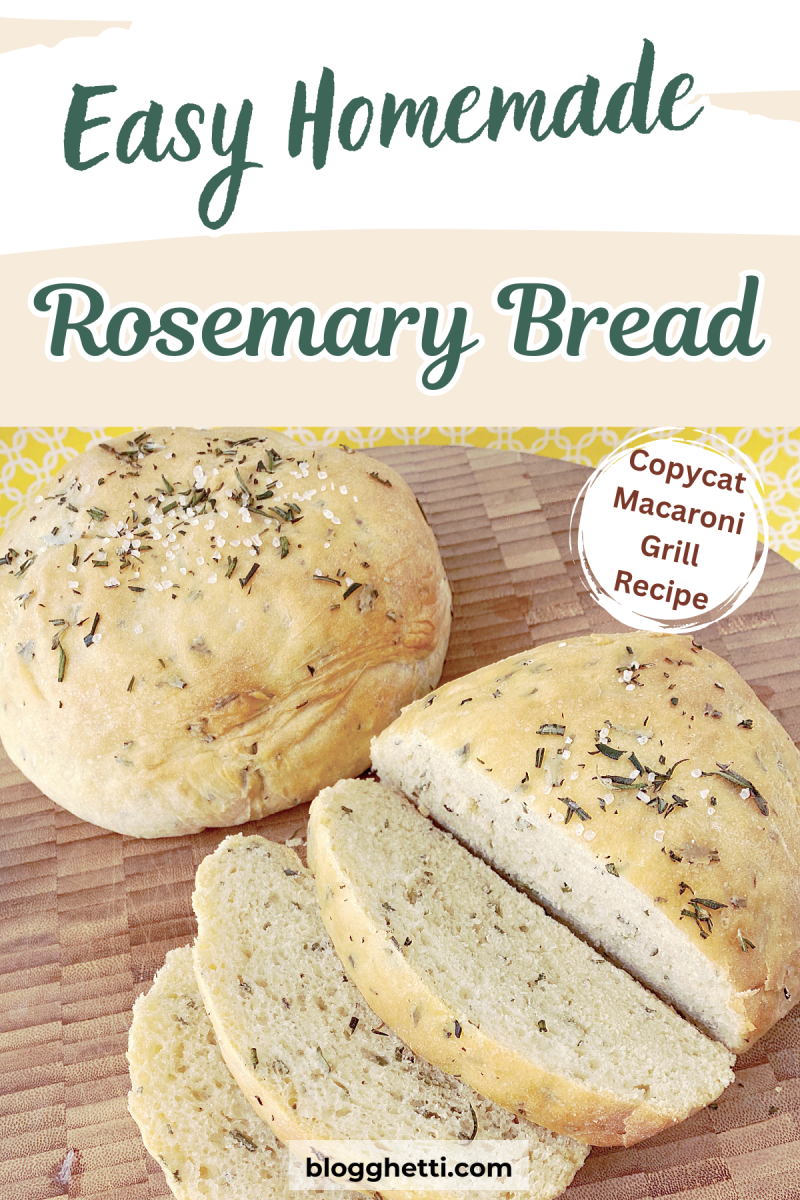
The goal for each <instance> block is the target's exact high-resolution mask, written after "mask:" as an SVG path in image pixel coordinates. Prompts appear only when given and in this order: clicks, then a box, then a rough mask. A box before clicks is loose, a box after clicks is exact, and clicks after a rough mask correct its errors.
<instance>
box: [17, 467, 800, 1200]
mask: <svg viewBox="0 0 800 1200" xmlns="http://www.w3.org/2000/svg"><path fill="white" fill-rule="evenodd" d="M374 457H376V458H380V459H381V460H383V461H384V462H387V463H389V464H391V465H392V466H393V467H395V468H396V469H398V470H399V471H401V473H402V474H403V475H404V476H405V477H406V479H407V480H408V482H409V483H410V484H411V486H412V487H413V488H414V490H415V491H416V493H417V495H418V496H419V498H420V500H421V502H422V504H423V507H424V509H425V512H426V514H427V516H428V519H429V521H430V523H431V525H432V526H433V529H434V531H435V533H436V536H437V538H438V540H439V545H440V547H441V551H442V556H443V558H444V562H445V566H446V568H447V571H448V575H449V577H450V581H451V583H452V585H453V592H454V614H455V616H454V624H453V634H452V639H451V643H450V651H449V654H448V658H447V662H446V665H445V672H444V678H445V679H451V678H454V677H455V676H458V675H462V674H464V673H465V672H467V671H471V670H473V669H474V668H476V667H479V666H482V665H483V664H485V663H488V662H492V661H494V660H495V659H498V658H501V657H503V656H504V655H508V654H512V653H514V652H515V651H517V650H521V649H523V648H525V647H527V646H530V645H531V644H533V643H534V642H546V641H552V640H554V639H556V638H561V637H571V636H576V635H578V634H582V633H588V632H591V631H595V630H597V631H600V630H613V629H617V628H620V627H619V626H618V625H616V623H615V622H614V621H613V620H612V619H611V618H610V617H609V616H607V614H606V613H605V612H604V611H603V610H602V609H600V608H599V607H597V605H596V604H595V603H594V601H593V600H592V599H591V598H590V597H589V595H588V593H587V592H586V591H585V590H584V588H583V586H582V584H581V580H580V573H579V570H578V567H577V564H576V563H575V562H573V561H570V558H569V547H568V525H569V515H570V511H571V508H572V503H573V501H574V498H575V496H576V495H577V493H578V491H579V489H580V487H581V485H582V484H583V482H584V480H585V478H586V475H587V469H586V468H583V467H578V466H574V465H570V464H566V463H563V462H560V461H555V460H550V459H544V458H538V457H536V456H533V455H524V454H516V453H512V452H507V451H500V452H496V453H495V452H492V451H485V450H474V449H468V448H466V447H465V448H460V447H432V446H431V447H399V448H392V449H382V450H379V451H375V452H374ZM702 641H703V643H704V644H705V645H708V646H710V647H711V648H712V649H714V650H715V651H717V652H718V653H719V654H722V655H723V656H724V657H725V658H727V659H729V660H730V661H731V662H732V663H733V664H734V665H735V666H736V667H737V668H738V669H739V671H741V673H742V674H743V675H744V677H745V678H746V679H747V680H748V681H749V683H750V684H751V685H752V686H753V687H754V688H755V690H756V692H757V693H758V695H759V696H760V697H761V699H762V700H763V701H764V703H765V704H767V706H768V707H769V708H771V710H772V711H773V712H774V713H775V714H776V716H777V717H778V719H779V720H780V721H781V722H782V723H783V725H784V726H785V727H786V729H787V730H788V731H789V733H790V735H791V737H792V738H793V739H795V741H800V573H798V572H797V571H796V570H795V568H793V567H792V566H790V565H789V564H788V563H787V562H785V561H784V560H783V559H781V558H779V557H778V556H777V555H775V554H772V553H771V554H770V556H769V562H768V565H767V568H766V571H765V574H764V578H763V580H762V582H761V584H760V585H759V587H758V589H757V590H756V592H755V594H754V595H753V596H752V597H751V598H750V600H748V601H747V602H746V604H745V605H743V606H742V607H741V608H740V609H738V610H737V611H736V612H735V613H734V614H733V615H732V616H731V617H729V618H728V619H727V620H725V621H723V622H721V623H719V624H718V625H715V626H713V627H712V628H710V629H708V630H705V631H704V632H703V635H702ZM306 817H307V809H306V808H305V807H303V808H298V809H293V810H291V811H290V812H288V813H281V814H279V815H278V816H275V817H270V818H268V819H266V820H264V821H260V822H254V823H253V824H252V825H249V826H247V827H245V831H246V832H260V833H265V834H267V835H268V836H270V837H273V838H275V839H278V840H284V839H286V838H289V837H292V836H303V834H304V830H305V824H306ZM226 832H227V831H225V830H209V831H207V832H205V833H201V834H197V835H195V836H193V837H181V838H171V839H162V840H157V841H141V840H137V839H135V838H128V837H122V836H120V835H119V834H115V833H108V832H106V831H105V830H103V829H99V828H97V827H96V826H93V825H87V824H86V823H85V822H83V821H80V820H78V818H76V817H73V816H71V815H70V814H69V813H67V812H65V811H64V810H63V809H60V808H58V807H56V805H54V804H53V803H52V802H51V801H49V800H47V799H46V798H45V797H44V796H43V795H42V794H41V793H40V792H39V791H38V790H37V789H36V788H35V787H34V786H33V784H31V783H29V782H28V781H27V780H26V779H25V778H24V776H22V775H21V774H20V773H19V772H18V771H17V770H16V769H15V768H14V767H12V765H11V764H10V762H9V761H8V759H7V758H6V757H5V755H4V754H2V752H0V884H1V885H2V887H1V888H0V1197H1V1198H2V1200H12V1198H13V1200H40V1198H43V1197H56V1196H59V1197H67V1196H69V1197H87V1198H89V1197H91V1198H100V1197H103V1198H109V1200H110V1198H114V1200H146V1198H149V1197H157V1196H168V1195H170V1193H169V1190H168V1188H167V1185H166V1182H165V1180H164V1177H163V1175H162V1172H161V1168H160V1167H159V1166H158V1164H157V1163H155V1162H154V1161H153V1160H152V1159H151V1158H150V1157H149V1156H148V1154H147V1153H146V1151H145V1150H144V1147H143V1145H142V1142H141V1139H140V1138H139V1134H138V1131H137V1129H136V1126H135V1125H134V1123H133V1121H132V1120H131V1119H130V1117H129V1116H128V1115H127V1109H126V1095H127V1092H128V1086H129V1084H128V1073H127V1067H126V1061H125V1048H126V1044H127V1034H128V1027H129V1023H130V1011H131V1006H132V1004H133V1001H134V999H135V997H136V996H137V995H138V993H139V992H140V991H142V990H145V989H146V988H147V987H148V986H149V982H150V980H151V979H152V977H153V975H154V974H155V972H156V970H157V969H158V968H159V967H160V966H161V964H162V962H163V961H164V956H165V954H166V952H167V950H169V949H170V948H171V947H173V946H179V945H182V944H184V943H186V942H188V941H190V940H191V939H192V937H193V936H194V920H193V917H192V912H191V904H190V897H191V892H192V883H193V880H194V874H195V870H196V868H197V865H198V863H199V862H200V861H201V859H202V858H204V857H205V855H206V854H208V853H210V852H211V851H212V850H213V849H214V848H215V847H216V845H217V844H218V843H219V842H220V841H221V839H222V838H223V837H224V836H225V835H226ZM798 886H800V883H799V884H798ZM70 1151H72V1152H74V1153H73V1154H70V1155H69V1160H68V1161H69V1162H71V1172H64V1171H62V1178H59V1171H60V1170H61V1168H62V1165H63V1164H64V1162H65V1159H67V1157H68V1152H70ZM67 1173H69V1174H70V1176H71V1177H70V1178H69V1180H68V1181H66V1182H65V1181H64V1176H65V1175H66V1174H67ZM567 1197H568V1200H648V1198H650V1197H653V1198H655V1197H671V1198H672V1200H800V1008H798V1009H795V1010H794V1012H792V1013H790V1014H789V1016H788V1017H786V1018H785V1019H784V1020H783V1021H782V1022H781V1023H780V1024H779V1025H777V1026H776V1027H775V1028H774V1029H773V1030H772V1031H771V1032H770V1033H769V1034H768V1035H767V1036H766V1037H765V1038H763V1039H762V1040H761V1042H759V1043H758V1044H757V1045H756V1046H755V1047H754V1048H753V1049H752V1050H751V1051H749V1053H748V1054H747V1055H746V1056H744V1057H743V1058H741V1059H740V1060H739V1063H738V1070H737V1078H736V1082H735V1083H734V1084H733V1085H732V1086H731V1088H729V1089H728V1091H727V1092H726V1094H725V1095H724V1096H723V1097H722V1098H721V1099H720V1101H719V1103H718V1104H717V1105H715V1106H713V1107H712V1108H709V1109H707V1110H706V1111H705V1112H703V1113H700V1114H698V1115H697V1116H696V1117H694V1118H692V1119H691V1120H689V1121H687V1122H685V1123H684V1124H683V1125H680V1126H678V1127H676V1128H674V1129H671V1130H669V1131H668V1132H666V1133H664V1134H661V1135H659V1136H658V1137H656V1138H653V1139H651V1140H650V1141H648V1142H644V1143H642V1144H641V1145H639V1146H635V1147H633V1148H631V1149H628V1150H618V1149H611V1150H594V1151H593V1152H592V1154H591V1156H590V1158H589V1159H588V1160H587V1162H586V1164H585V1166H584V1167H583V1169H582V1170H581V1171H580V1173H579V1174H578V1176H577V1177H576V1179H575V1181H574V1183H573V1184H572V1186H571V1188H570V1189H569V1191H568V1193H567ZM253 1200H258V1197H253ZM287 1200H288V1198H287Z"/></svg>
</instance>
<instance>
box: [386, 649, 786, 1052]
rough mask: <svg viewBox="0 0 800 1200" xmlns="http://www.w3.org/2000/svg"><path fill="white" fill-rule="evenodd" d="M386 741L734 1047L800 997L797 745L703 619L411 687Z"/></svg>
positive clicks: (472, 832)
mask: <svg viewBox="0 0 800 1200" xmlns="http://www.w3.org/2000/svg"><path fill="white" fill-rule="evenodd" d="M372 760H373V765H374V766H375V768H376V770H377V771H378V774H379V775H380V777H381V779H382V780H383V781H384V782H385V783H388V784H391V785H392V786H393V787H395V788H397V789H398V790H399V791H401V792H403V793H404V794H405V795H407V796H409V797H411V798H412V799H413V800H415V802H416V803H418V804H419V806H420V808H421V809H422V810H423V811H425V812H426V813H428V814H430V815H431V816H432V817H433V818H434V820H435V821H436V822H437V823H438V824H439V825H441V826H442V827H443V828H445V829H448V830H449V831H450V832H451V833H453V834H454V835H455V836H456V837H457V838H458V839H459V840H460V841H462V842H463V843H464V844H465V845H467V846H469V847H470V849H472V850H474V851H475V853H476V854H479V855H480V856H481V857H482V858H485V859H486V861H487V862H489V863H491V864H492V866H494V867H495V868H496V869H497V870H498V871H500V873H501V874H503V875H505V876H506V877H507V878H509V879H512V880H513V882H514V883H516V884H517V885H518V886H520V887H522V888H523V889H524V890H526V891H528V892H529V894H530V895H532V896H534V897H535V898H536V899H538V900H540V901H541V902H542V903H543V904H544V905H545V906H546V907H547V909H548V910H549V911H551V912H552V913H554V914H555V915H557V916H558V917H559V918H560V919H561V920H563V921H565V922H566V923H567V924H569V925H570V926H571V928H573V929H574V930H575V931H576V932H577V933H579V934H580V936H581V937H584V938H586V939H588V940H589V941H591V942H592V943H593V944H595V945H596V946H598V947H600V948H601V949H602V950H603V951H604V952H605V953H606V954H608V955H610V956H611V957H612V958H613V959H614V960H615V961H616V962H618V963H620V964H621V965H622V966H624V967H625V968H626V969H627V970H629V971H630V972H631V973H632V974H633V975H635V976H636V978H637V979H639V980H640V981H641V982H642V983H644V984H646V985H647V986H648V987H650V988H652V989H653V990H654V991H655V992H657V993H658V994H659V995H660V996H661V997H662V998H663V999H665V1000H666V1001H667V1002H668V1003H670V1004H674V1005H675V1006H676V1008H678V1010H679V1011H680V1012H682V1013H683V1014H684V1016H688V1017H689V1018H690V1019H691V1020H693V1021H694V1022H695V1023H697V1024H698V1025H699V1026H700V1027H701V1028H703V1029H704V1030H705V1031H706V1032H707V1033H709V1034H710V1035H711V1036H712V1037H716V1038H719V1040H720V1041H722V1042H724V1043H725V1044H726V1045H727V1046H728V1048H729V1049H731V1050H734V1051H735V1052H737V1053H738V1052H740V1051H742V1050H744V1049H746V1048H747V1046H748V1045H750V1044H752V1042H753V1041H755V1040H756V1038H758V1037H759V1036H760V1035H761V1034H762V1033H764V1032H765V1031H766V1030H767V1029H768V1028H769V1027H770V1025H772V1024H773V1023H774V1022H775V1021H777V1020H778V1018H779V1017H782V1016H783V1015H784V1014H785V1013H786V1012H788V1011H789V1009H790V1008H792V1007H793V1005H794V1004H796V1003H797V1001H798V999H800V889H799V888H798V887H797V885H796V879H797V871H798V862H800V807H798V803H797V795H798V792H799V791H800V753H798V750H797V749H796V747H795V746H794V745H793V743H792V740H791V738H790V737H789V735H788V734H787V733H786V731H785V730H783V729H782V728H781V726H780V724H779V723H778V721H777V720H776V719H775V717H774V716H773V715H772V714H771V713H770V712H768V711H767V709H766V708H765V707H764V705H763V704H761V702H760V701H759V700H758V698H757V697H756V696H755V695H754V693H753V691H752V689H751V688H750V687H749V686H748V685H747V683H745V681H744V680H743V679H742V677H741V676H740V675H739V674H738V673H737V672H736V671H735V670H734V668H733V667H732V666H731V665H730V664H729V663H726V662H725V661H724V660H723V659H721V658H719V657H718V656H717V655H716V654H714V653H712V652H711V651H710V650H708V649H706V648H704V647H703V646H701V645H699V644H698V643H697V642H694V641H693V640H692V638H691V637H688V636H686V635H677V634H658V633H643V632H641V631H634V630H632V631H630V632H628V633H625V634H620V635H611V634H597V635H593V636H591V637H582V638H575V639H573V640H571V641H566V642H559V643H555V642H554V643H550V644H549V645H543V646H537V647H536V648H535V649H531V650H529V651H527V652H525V653H523V654H515V655H514V656H513V657H512V658H508V659H506V660H504V661H503V662H499V663H494V664H492V665H491V666H488V667H483V668H481V669H480V670H479V671H474V672H473V673H472V674H471V675H465V676H464V677H462V678H461V679H457V680H455V681H453V682H452V683H448V684H446V685H445V686H444V687H441V688H439V690H438V691H436V692H434V693H432V695H430V696H428V697H427V698H426V699H425V700H420V701H417V702H416V703H414V704H412V705H410V706H409V707H408V708H407V709H405V710H404V712H403V713H402V715H401V716H400V717H399V718H398V719H397V720H396V721H395V722H394V723H393V724H392V725H391V726H389V728H388V729H387V730H386V731H385V732H384V733H383V734H382V735H381V736H380V737H378V738H377V739H376V740H375V741H374V742H373V745H372Z"/></svg>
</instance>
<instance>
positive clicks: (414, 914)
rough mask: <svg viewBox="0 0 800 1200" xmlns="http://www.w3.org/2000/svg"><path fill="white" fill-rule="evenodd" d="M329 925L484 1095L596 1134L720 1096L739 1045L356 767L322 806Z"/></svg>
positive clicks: (315, 863) (395, 1023) (430, 1046)
mask: <svg viewBox="0 0 800 1200" xmlns="http://www.w3.org/2000/svg"><path fill="white" fill-rule="evenodd" d="M309 863H310V865H311V867H312V870H313V871H314V874H315V876H316V884H317V892H318V897H319V901H320V906H321V909H322V916H323V920H324V923H325V927H326V929H327V931H328V933H329V935H330V937H331V939H332V941H333V944H334V945H335V947H336V949H337V950H338V951H339V955H340V957H341V959H342V962H343V963H344V964H345V966H346V969H347V972H348V974H349V976H350V978H351V979H352V980H353V981H354V982H355V983H356V984H357V985H358V988H359V989H360V991H361V992H362V994H363V995H364V996H365V997H366V999H367V1001H368V1003H369V1005H370V1007H371V1008H373V1009H374V1010H375V1012H376V1013H377V1014H378V1015H379V1016H380V1017H381V1018H382V1019H383V1020H384V1021H385V1022H386V1023H387V1025H389V1026H390V1028H392V1029H394V1030H395V1032H396V1033H397V1034H398V1035H399V1036H400V1037H401V1038H402V1039H403V1040H404V1041H405V1042H406V1043H407V1044H408V1045H409V1046H410V1047H411V1049H412V1050H413V1051H414V1052H415V1053H417V1054H420V1055H422V1056H423V1057H425V1058H426V1059H428V1061H429V1062H432V1063H435V1064H436V1066H438V1067H440V1068H441V1069H442V1070H444V1071H449V1072H452V1073H457V1074H459V1075H460V1076H461V1077H462V1078H463V1079H465V1080H467V1081H468V1082H469V1083H471V1084H472V1086H473V1087H475V1088H477V1089H478V1090H479V1091H480V1092H481V1093H482V1094H483V1095H485V1096H488V1097H489V1098H491V1099H492V1100H496V1101H497V1102H498V1103H499V1104H502V1105H503V1106H504V1107H506V1108H507V1109H509V1110H510V1111H512V1112H516V1113H518V1114H520V1115H522V1116H525V1117H526V1118H528V1119H529V1120H531V1121H536V1122H537V1123H539V1124H541V1125H544V1126H545V1127H546V1128H548V1129H554V1130H557V1131H558V1132H560V1133H566V1134H570V1135H572V1136H574V1137H576V1138H578V1139H579V1140H581V1141H588V1142H590V1143H592V1144H594V1145H601V1146H611V1145H620V1144H621V1145H631V1144H633V1143H634V1142H637V1141H640V1140H641V1139H642V1138H645V1137H649V1136H650V1135H651V1134H654V1133H656V1132H658V1131H659V1130H660V1129H663V1128H665V1127H666V1126H668V1125H671V1124H674V1123H675V1122H677V1121H680V1120H683V1118H685V1117H688V1116H689V1115H690V1114H691V1113H693V1112H695V1111H696V1110H697V1109H699V1108H701V1107H703V1106H704V1105H706V1104H709V1103H710V1102H711V1101H712V1100H715V1099H716V1098H717V1096H718V1095H719V1094H720V1093H721V1092H722V1090H723V1089H724V1088H725V1087H726V1085H727V1084H728V1083H729V1082H730V1081H731V1080H732V1078H733V1075H732V1072H731V1065H732V1062H733V1056H732V1055H731V1054H730V1053H729V1052H728V1051H727V1050H726V1049H725V1048H724V1046H722V1045H720V1044H719V1043H718V1042H712V1041H710V1040H709V1039H708V1038H706V1037H705V1035H704V1034H702V1033H700V1031H699V1030H697V1029H695V1027H694V1026H693V1025H690V1024H689V1022H688V1021H684V1020H683V1018H682V1017H679V1016H678V1015H677V1013H675V1012H674V1010H673V1009H671V1008H668V1007H667V1006H666V1005H665V1004H662V1003H661V1001H660V1000H657V999H656V998H655V997H654V996H653V995H652V994H651V993H649V992H647V991H646V990H645V989H644V988H643V987H642V986H641V985H640V984H638V983H636V982H635V980H633V979H632V978H631V977H630V976H629V975H628V974H627V973H626V972H625V971H623V970H621V969H620V968H619V967H615V966H613V965H612V964H611V963H610V962H609V961H608V960H607V959H605V958H603V957H601V956H600V955H599V954H598V953H597V951H595V950H593V949H592V948H591V947H590V946H588V945H587V944H586V943H585V942H582V941H580V939H579V938H577V937H576V936H575V935H574V934H573V933H571V932H570V931H569V930H568V929H567V928H566V927H565V926H564V925H561V924H559V922H557V921H555V920H553V918H552V917H549V916H548V915H547V914H546V913H545V911H544V909H542V908H541V907H540V906H539V905H538V904H536V903H535V902H534V901H532V900H530V899H529V898H528V897H527V896H525V895H523V893H522V892H520V891H519V890H517V889H516V888H514V887H512V885H511V884H510V883H507V882H506V881H505V880H504V879H502V878H501V877H500V876H499V875H498V874H497V873H496V872H495V871H493V870H492V868H491V867H489V866H488V865H487V864H486V863H484V862H483V861H481V859H479V858H477V857H476V856H475V855H473V854H471V853H470V852H469V851H468V850H466V849H465V848H464V847H463V846H461V845H460V844H459V843H458V842H456V841H455V840H454V839H453V838H452V837H451V836H450V835H449V834H447V833H444V832H443V831H442V830H440V829H438V828H437V827H436V826H435V825H434V824H433V822H432V821H429V820H428V819H427V818H426V817H424V816H423V815H422V814H421V813H420V812H419V811H418V810H417V809H416V808H415V807H414V805H413V804H411V803H410V802H409V801H408V800H406V798H405V797H403V796H401V795H400V794H399V793H398V792H395V791H393V790H391V789H390V788H388V787H386V786H385V785H383V784H381V783H374V782H371V781H369V782H368V781H363V780H350V781H348V780H342V781H341V782H340V783H338V784H337V785H336V786H335V787H333V788H327V789H326V790H325V791H323V792H321V793H320V795H319V796H318V797H317V798H316V800H315V801H314V803H313V804H312V806H311V819H310V824H309Z"/></svg>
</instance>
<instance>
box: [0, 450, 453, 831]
mask: <svg viewBox="0 0 800 1200" xmlns="http://www.w3.org/2000/svg"><path fill="white" fill-rule="evenodd" d="M0 553H1V554H2V558H0V687H1V688H2V704H1V705H0V736H1V737H2V739H3V743H4V745H5V748H6V750H7V752H8V754H9V756H10V758H11V759H12V760H13V762H14V763H15V765H16V766H18V767H19V768H20V770H21V771H23V772H24V773H25V774H26V775H27V776H28V777H29V778H30V779H32V780H33V782H34V783H35V784H36V785H37V786H38V787H40V788H41V789H42V791H44V792H45V793H46V794H47V795H48V796H50V797H51V798H52V799H53V800H55V801H57V802H58V803H59V804H61V805H63V806H64V807H65V808H67V809H69V810H70V812H73V813H76V814H77V815H78V816H80V817H83V818H84V819H86V820H89V821H94V822H95V823H97V824H98V825H103V826H105V827H106V828H109V829H115V830H118V831H119V832H122V833H130V834H136V835H138V836H142V837H161V836H166V835H171V834H184V833H192V832H195V831H197V830H200V829H203V828H205V827H206V826H225V825H237V824H241V823H242V822H244V821H248V820H253V819H256V818H259V817H262V816H264V815H266V814H267V813H270V812H275V811H277V810H279V809H282V808H288V807H290V806H291V805H293V804H298V803H300V802H301V801H303V800H310V799H311V798H312V797H313V796H314V795H316V793H317V791H318V790H319V788H320V787H321V786H322V785H323V784H326V783H333V782H334V781H335V780H337V779H339V778H341V777H342V776H345V775H351V774H359V773H360V772H361V771H363V770H364V768H365V767H366V766H367V765H368V763H369V739H370V737H371V736H372V735H373V734H375V733H377V732H379V730H381V729H382V728H383V727H384V726H385V725H387V724H388V723H389V722H390V721H391V720H393V719H394V717H395V716H397V714H398V713H399V711H400V708H401V706H402V705H403V704H407V703H409V702H410V701H411V700H412V699H414V698H415V697H417V696H422V695H424V694H425V693H427V692H428V691H430V689H431V687H433V686H434V685H435V684H436V682H437V681H438V679H439V675H440V672H441V667H442V662H443V659H444V653H445V648H446V645H447V637H448V632H449V627H450V592H449V588H448V585H447V581H446V579H445V575H444V570H443V568H442V564H441V560H440V558H439V552H438V550H437V547H436V541H435V539H434V536H433V533H432V532H431V530H430V528H429V527H428V525H427V524H426V522H425V519H424V517H423V515H422V513H421V511H420V509H419V506H418V505H417V503H416V500H415V498H414V496H413V494H412V493H411V491H410V490H409V488H408V487H407V486H406V484H405V483H404V482H403V480H402V479H401V478H400V477H399V476H398V475H396V474H395V473H394V472H392V471H390V470H389V469H388V468H384V467H383V466H382V465H381V464H380V463H377V462H375V461H373V460H371V459H369V458H367V457H366V456H364V455H361V454H356V453H345V451H344V450H341V449H338V448H336V447H324V448H317V449H311V448H303V447H302V446H300V445H298V444H297V443H296V442H293V441H291V440H290V439H289V438H287V437H282V436H281V435H280V434H276V433H272V432H270V431H268V430H263V429H228V430H224V429H222V430H213V431H200V430H191V429H179V430H172V431H170V430H163V429H159V430H153V431H151V432H149V433H142V434H138V435H137V436H136V437H134V436H133V435H130V436H129V437H127V438H125V437H121V438H116V439H114V440H113V441H110V442H108V443H104V444H103V445H101V446H97V447H95V448H93V449H91V450H89V451H87V452H86V453H84V454H81V455H80V456H78V457H77V458H75V459H73V460H72V461H71V462H70V463H69V465H68V466H67V467H65V469H64V470H63V471H62V473H61V474H60V475H59V476H58V478H57V479H56V480H54V481H53V482H52V483H50V484H48V485H46V486H45V487H43V488H42V489H41V490H40V491H39V494H38V495H37V496H35V497H34V498H33V499H31V500H30V501H29V502H27V503H26V506H25V508H24V509H23V511H22V512H21V513H20V514H19V515H18V516H17V517H16V518H15V520H14V521H13V522H12V523H11V525H10V527H9V529H8V530H7V532H6V534H5V536H4V537H3V541H2V549H1V550H0Z"/></svg>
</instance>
